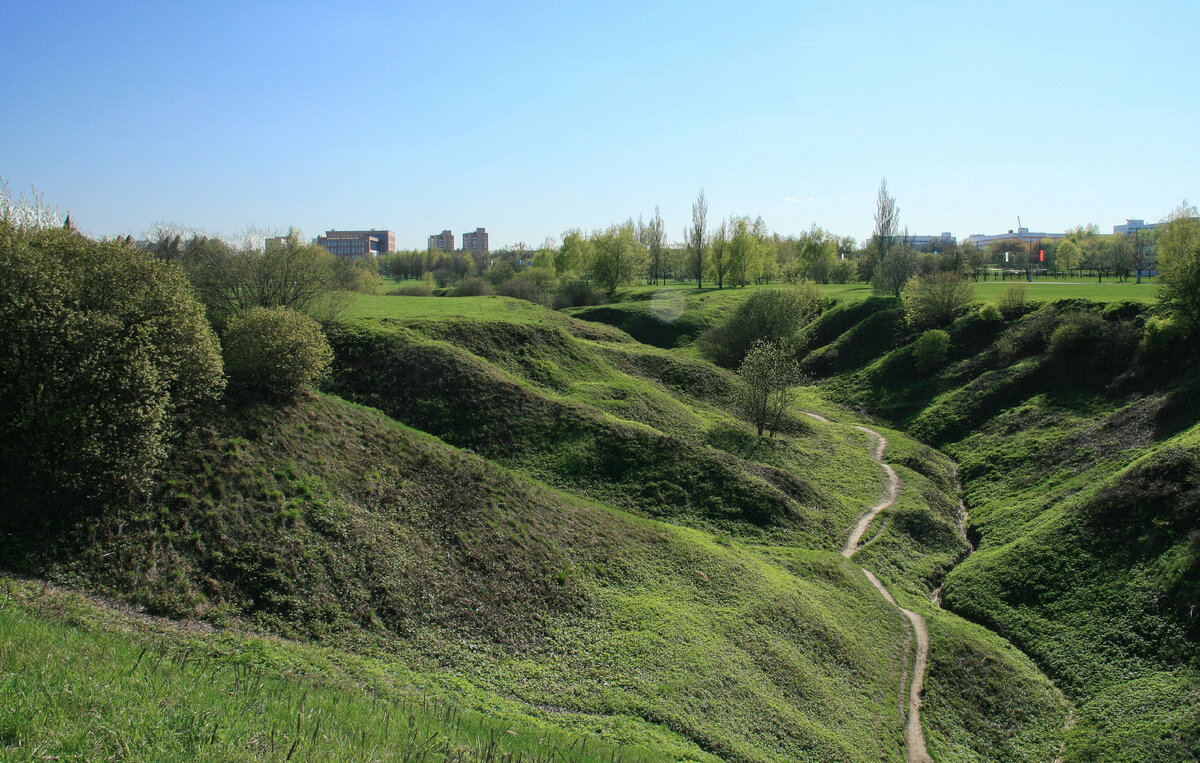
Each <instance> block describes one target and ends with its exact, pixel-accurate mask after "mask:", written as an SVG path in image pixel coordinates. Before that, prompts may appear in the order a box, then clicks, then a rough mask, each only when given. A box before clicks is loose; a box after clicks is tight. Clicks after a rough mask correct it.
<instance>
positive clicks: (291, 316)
mask: <svg viewBox="0 0 1200 763" xmlns="http://www.w3.org/2000/svg"><path fill="white" fill-rule="evenodd" d="M223 344H224V355H225V368H226V370H227V371H228V372H229V377H230V381H231V385H232V386H234V387H236V388H237V389H238V390H240V391H243V392H246V393H249V394H251V395H256V396H261V397H263V398H266V399H268V400H272V401H287V400H293V399H295V398H297V397H299V396H301V395H304V394H308V393H309V392H311V391H312V390H313V389H314V388H315V387H316V384H317V382H319V381H320V380H321V379H322V378H324V377H325V375H326V374H328V373H329V365H330V362H331V361H332V359H333V351H332V350H331V349H330V347H329V342H328V341H327V340H326V339H325V334H324V333H323V332H322V331H321V326H320V324H318V323H317V322H316V321H315V320H313V319H312V318H310V317H308V316H307V315H304V314H303V313H299V312H297V311H295V310H292V309H289V308H286V307H253V308H250V309H249V310H246V311H244V312H241V313H238V314H237V315H235V316H234V317H233V319H232V320H230V321H229V325H228V328H227V330H226V332H225V338H224V342H223Z"/></svg>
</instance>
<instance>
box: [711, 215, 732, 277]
mask: <svg viewBox="0 0 1200 763" xmlns="http://www.w3.org/2000/svg"><path fill="white" fill-rule="evenodd" d="M708 269H709V272H710V273H711V274H712V280H714V281H716V282H717V288H718V289H723V288H725V274H726V273H728V272H729V226H728V225H727V224H726V222H725V221H724V220H722V221H721V224H720V225H718V226H717V229H716V230H714V231H713V234H712V242H711V243H710V244H709V247H708Z"/></svg>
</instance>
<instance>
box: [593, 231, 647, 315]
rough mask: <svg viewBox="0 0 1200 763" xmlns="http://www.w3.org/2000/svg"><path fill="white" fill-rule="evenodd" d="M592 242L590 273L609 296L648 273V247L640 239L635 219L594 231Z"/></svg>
mask: <svg viewBox="0 0 1200 763" xmlns="http://www.w3.org/2000/svg"><path fill="white" fill-rule="evenodd" d="M591 244H592V246H591V254H592V262H591V267H590V272H591V274H592V278H593V279H595V281H596V283H597V284H598V285H599V286H600V287H601V288H602V289H604V292H605V293H606V294H607V295H608V296H610V297H611V296H612V295H613V293H614V292H616V290H617V287H618V286H621V285H622V284H627V283H632V282H633V281H635V280H637V279H639V278H641V277H642V274H643V273H645V272H646V257H647V255H646V249H645V248H644V247H643V246H642V244H641V242H639V241H638V240H637V235H636V233H635V232H634V226H633V222H632V221H630V222H627V223H625V224H624V225H612V226H609V228H608V230H606V231H603V232H597V233H594V234H592V238H591Z"/></svg>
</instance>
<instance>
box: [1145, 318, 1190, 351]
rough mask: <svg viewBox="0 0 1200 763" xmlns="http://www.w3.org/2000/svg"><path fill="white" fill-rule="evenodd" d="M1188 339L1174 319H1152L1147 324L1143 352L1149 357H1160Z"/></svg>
mask: <svg viewBox="0 0 1200 763" xmlns="http://www.w3.org/2000/svg"><path fill="white" fill-rule="evenodd" d="M1186 338H1187V332H1186V331H1184V329H1183V327H1181V326H1180V325H1179V324H1178V323H1176V322H1175V320H1174V319H1172V318H1151V319H1150V320H1149V321H1147V322H1146V333H1145V334H1144V335H1143V336H1142V350H1143V351H1144V352H1145V353H1146V354H1147V355H1151V356H1154V355H1160V354H1162V353H1164V352H1166V351H1167V350H1169V349H1171V348H1172V347H1175V346H1177V345H1179V344H1181V343H1182V342H1183V340H1184V339H1186Z"/></svg>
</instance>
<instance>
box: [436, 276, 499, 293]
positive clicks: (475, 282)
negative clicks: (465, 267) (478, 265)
mask: <svg viewBox="0 0 1200 763" xmlns="http://www.w3.org/2000/svg"><path fill="white" fill-rule="evenodd" d="M489 294H495V292H494V291H492V285H491V284H490V283H488V282H487V281H485V280H483V279H482V278H478V277H476V276H467V277H466V278H464V279H463V280H461V281H459V282H458V286H456V287H454V288H453V289H451V290H450V292H449V294H447V296H450V297H485V296H487V295H489Z"/></svg>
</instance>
